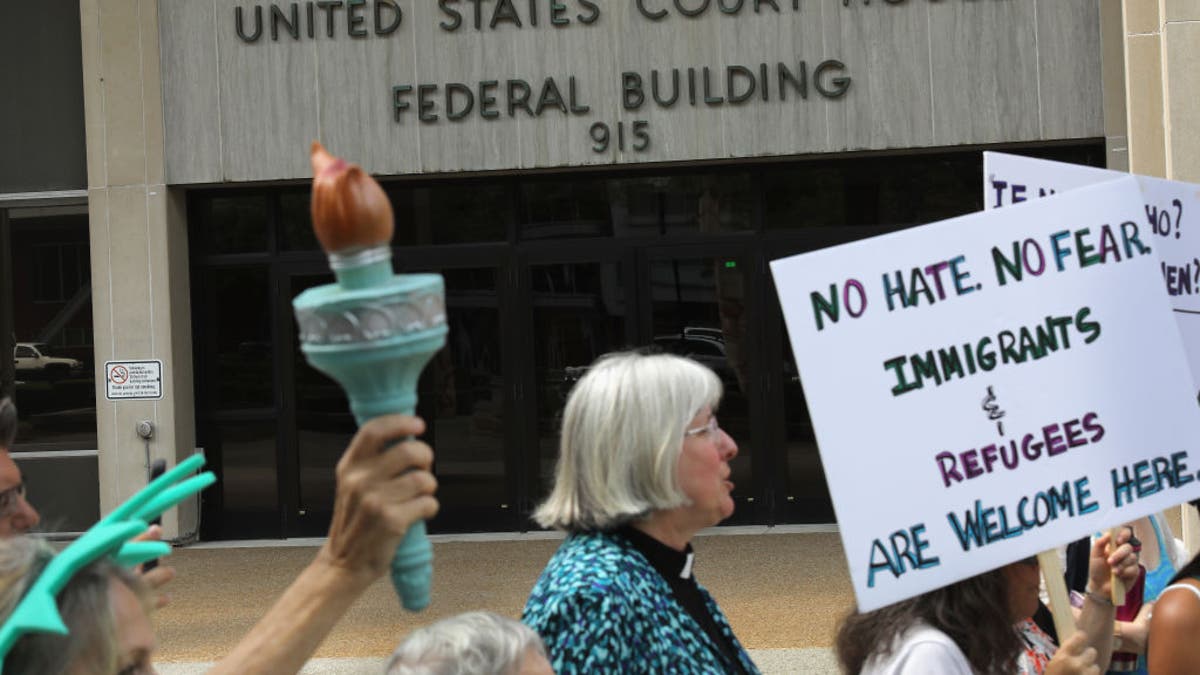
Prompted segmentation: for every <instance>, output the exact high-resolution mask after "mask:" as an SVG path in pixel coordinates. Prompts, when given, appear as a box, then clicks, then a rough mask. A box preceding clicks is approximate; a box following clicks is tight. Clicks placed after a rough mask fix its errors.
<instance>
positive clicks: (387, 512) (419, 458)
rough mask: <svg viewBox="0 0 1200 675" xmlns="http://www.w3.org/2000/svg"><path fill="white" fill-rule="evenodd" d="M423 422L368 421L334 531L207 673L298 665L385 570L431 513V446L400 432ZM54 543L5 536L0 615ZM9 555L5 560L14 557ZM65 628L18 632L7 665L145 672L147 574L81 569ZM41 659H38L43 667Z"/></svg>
mask: <svg viewBox="0 0 1200 675" xmlns="http://www.w3.org/2000/svg"><path fill="white" fill-rule="evenodd" d="M424 430H425V425H424V422H422V421H421V420H420V419H419V418H416V417H409V416H403V415H389V416H384V417H379V418H376V419H373V420H371V421H370V422H368V423H367V424H366V425H364V426H363V427H362V428H361V429H360V430H359V432H358V433H357V434H356V435H355V436H354V438H353V440H351V442H350V445H349V447H348V448H347V449H346V452H345V454H344V455H343V456H342V459H341V461H339V462H338V466H337V489H336V493H335V497H334V512H333V519H332V522H331V524H330V529H329V537H328V539H327V540H326V542H325V544H324V545H323V546H322V547H321V549H320V550H319V551H318V553H317V556H316V558H315V559H314V560H313V561H312V562H311V563H310V564H309V565H308V567H307V568H305V569H304V571H302V572H301V573H300V576H299V577H297V579H296V580H295V581H294V582H293V583H292V585H291V586H290V587H289V588H288V589H287V590H286V591H285V592H284V594H283V595H282V596H281V597H280V599H279V600H278V601H277V602H276V603H275V605H274V606H273V607H272V608H271V609H270V610H269V611H268V612H267V614H266V616H264V617H263V618H262V619H261V620H260V621H259V622H258V623H257V624H256V625H255V626H254V628H252V629H251V631H250V632H249V633H248V634H247V635H246V636H245V637H244V638H243V639H242V640H241V641H240V642H239V643H238V644H237V646H235V647H234V649H233V651H232V652H231V653H230V654H229V655H228V656H226V657H225V658H224V659H222V660H221V662H220V663H218V664H217V665H216V666H215V667H214V668H213V669H212V670H211V671H209V672H210V673H217V674H226V673H238V674H244V673H256V674H260V675H273V674H276V673H278V674H281V675H282V674H283V673H288V674H292V673H296V672H299V670H300V668H301V666H303V665H304V663H305V661H307V660H308V657H309V656H311V655H312V653H313V652H314V651H315V650H316V648H317V646H318V645H319V644H320V642H321V640H322V639H323V638H324V637H325V635H326V634H327V633H328V632H329V631H330V629H331V628H333V626H334V624H336V623H337V621H338V620H339V619H340V618H341V617H342V615H343V614H344V613H345V612H346V610H347V609H349V607H350V605H351V604H353V603H354V601H355V600H356V599H357V598H358V597H359V596H360V595H361V594H362V593H363V592H364V591H365V590H366V589H367V587H369V586H370V585H371V584H372V583H374V582H375V581H376V580H378V579H379V578H380V577H382V576H383V575H384V573H385V572H387V570H388V568H389V565H390V561H391V558H392V553H393V552H394V551H395V549H396V545H397V544H398V543H399V542H400V539H401V538H402V537H403V536H404V533H405V532H406V531H407V530H408V528H409V526H410V525H412V524H413V523H414V522H416V520H417V519H419V518H431V517H433V516H434V515H435V514H436V513H437V510H438V503H437V500H436V499H435V498H434V496H433V494H434V491H435V489H436V487H437V482H436V481H435V480H434V478H433V475H432V474H431V473H430V472H429V469H430V467H431V466H432V463H433V451H432V450H430V448H429V446H428V445H426V444H425V443H423V442H421V441H416V440H405V439H410V437H413V436H417V435H419V434H421V433H423V432H424ZM48 560H49V552H48V551H47V549H46V548H45V546H44V545H40V544H36V543H34V542H32V541H31V540H30V539H29V538H28V537H15V538H10V539H8V540H0V619H2V620H5V621H6V620H7V619H8V616H9V615H10V614H11V612H12V611H13V609H14V608H15V606H16V602H17V599H19V598H20V597H21V595H22V594H23V592H24V590H25V589H26V588H28V587H29V585H30V584H32V582H33V580H34V579H36V577H37V576H38V574H39V573H40V572H41V570H42V568H43V567H44V566H45V564H46V562H47V561H48ZM9 561H11V562H9ZM57 602H58V607H59V613H60V615H61V616H62V618H63V621H64V623H65V624H66V625H67V627H68V629H69V631H68V633H67V635H53V634H45V633H31V634H26V635H23V636H22V637H20V638H19V639H18V640H17V641H16V642H15V643H14V645H13V648H12V649H11V650H10V651H9V654H8V656H7V657H6V658H5V660H4V663H3V672H5V673H60V672H64V673H80V674H86V675H142V674H145V673H152V672H153V670H152V667H151V665H150V663H151V657H152V655H153V652H154V649H155V640H154V633H153V630H152V629H151V627H150V626H151V624H150V622H149V618H148V610H149V609H150V606H151V605H152V602H151V601H150V600H149V599H148V596H147V590H146V587H145V584H144V583H143V581H142V580H141V579H140V578H138V577H137V576H136V575H133V574H130V573H128V572H126V571H124V570H122V569H120V568H118V567H116V566H115V565H113V564H112V563H111V562H108V561H107V560H106V559H101V560H98V561H95V562H93V563H91V564H90V565H88V566H86V567H84V568H83V569H82V570H81V571H80V572H78V573H77V574H75V575H74V576H73V577H72V580H71V581H70V583H68V585H67V586H66V587H65V588H64V589H63V591H62V592H60V593H59V594H58V596H57ZM42 664H45V665H42Z"/></svg>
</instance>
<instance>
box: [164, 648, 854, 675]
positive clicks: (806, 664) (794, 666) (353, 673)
mask: <svg viewBox="0 0 1200 675" xmlns="http://www.w3.org/2000/svg"><path fill="white" fill-rule="evenodd" d="M750 658H752V659H754V663H755V664H756V665H757V666H758V667H759V669H760V670H762V672H763V675H796V674H797V673H804V674H805V675H837V673H838V668H837V661H836V659H834V656H833V652H832V651H830V650H828V649H817V648H812V649H751V650H750ZM386 663H387V659H375V658H371V659H313V660H311V661H309V662H308V665H307V666H305V667H304V670H301V671H300V672H301V674H302V675H380V673H382V672H383V666H384V664H386ZM212 665H213V664H212V663H211V662H205V663H168V664H157V663H156V664H155V667H156V668H157V670H158V673H159V675H202V674H203V673H206V672H208V669H209V668H211V667H212Z"/></svg>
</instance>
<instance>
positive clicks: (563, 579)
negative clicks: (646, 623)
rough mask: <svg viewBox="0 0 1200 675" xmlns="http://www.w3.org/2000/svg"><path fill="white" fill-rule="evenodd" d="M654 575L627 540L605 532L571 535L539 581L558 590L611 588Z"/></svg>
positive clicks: (551, 560)
mask: <svg viewBox="0 0 1200 675" xmlns="http://www.w3.org/2000/svg"><path fill="white" fill-rule="evenodd" d="M642 571H653V568H651V567H650V566H649V564H648V563H646V562H645V559H644V558H643V557H642V556H641V555H640V554H639V553H637V552H636V551H635V550H634V549H633V548H632V546H630V545H629V543H628V542H626V541H625V540H624V539H621V538H620V537H618V536H616V535H612V534H608V533H605V532H586V533H579V534H572V535H570V536H569V537H567V540H566V541H564V542H563V545H562V546H560V547H559V549H558V551H556V552H555V554H554V557H552V558H551V559H550V562H549V563H548V564H547V565H546V569H545V571H544V572H543V574H542V579H541V580H540V581H552V582H553V583H555V584H556V585H559V586H585V587H589V588H591V587H605V588H607V587H610V586H622V585H625V584H627V583H629V581H630V579H631V577H633V576H636V575H637V574H638V573H639V572H642Z"/></svg>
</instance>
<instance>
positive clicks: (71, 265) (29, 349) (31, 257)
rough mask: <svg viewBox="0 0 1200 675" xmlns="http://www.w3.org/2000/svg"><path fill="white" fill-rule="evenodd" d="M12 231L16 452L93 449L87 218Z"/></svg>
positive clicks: (45, 221) (24, 224)
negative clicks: (85, 261)
mask: <svg viewBox="0 0 1200 675" xmlns="http://www.w3.org/2000/svg"><path fill="white" fill-rule="evenodd" d="M10 224H11V227H12V231H11V243H12V275H13V276H12V278H13V288H12V290H11V293H12V298H11V300H12V303H13V327H12V333H13V337H15V338H16V344H15V345H14V351H13V356H14V358H13V361H14V364H13V375H14V380H15V381H14V386H13V397H14V402H15V403H16V406H17V414H18V426H17V439H16V442H15V444H14V447H15V449H16V450H18V451H22V450H24V451H55V450H94V449H96V447H97V442H96V379H95V365H94V362H95V356H94V353H93V352H94V347H93V345H92V335H93V330H92V296H91V285H90V283H89V282H90V279H89V278H88V277H87V276H86V269H87V268H86V263H83V262H81V259H83V260H86V258H87V256H88V251H89V243H88V218H87V214H86V213H79V214H73V215H55V216H35V217H28V218H13V219H12V220H11V221H10ZM81 266H82V267H83V269H81ZM2 292H6V293H7V292H10V291H8V290H7V289H6V290H4V291H2ZM59 496H60V497H61V495H59ZM54 497H55V495H46V496H45V497H44V498H45V499H53V498H54Z"/></svg>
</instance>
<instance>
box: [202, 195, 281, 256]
mask: <svg viewBox="0 0 1200 675" xmlns="http://www.w3.org/2000/svg"><path fill="white" fill-rule="evenodd" d="M209 208H210V209H211V211H210V213H209V215H208V218H207V222H206V223H205V227H204V229H203V230H202V231H201V234H202V236H203V238H204V240H205V241H206V243H207V246H204V247H203V248H204V249H206V251H205V252H206V253H207V254H209V255H214V254H219V253H259V252H264V251H266V250H267V241H268V234H269V231H270V230H269V228H268V227H267V223H268V221H267V196H266V195H263V194H249V195H239V196H231V197H213V198H212V200H211V201H210V202H209Z"/></svg>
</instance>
